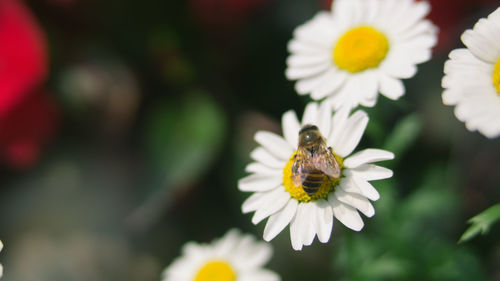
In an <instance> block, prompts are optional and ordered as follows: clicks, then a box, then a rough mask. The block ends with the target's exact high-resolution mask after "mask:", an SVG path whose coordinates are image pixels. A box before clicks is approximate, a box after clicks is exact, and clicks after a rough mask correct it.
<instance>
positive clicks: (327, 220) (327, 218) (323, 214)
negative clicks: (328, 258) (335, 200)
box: [313, 199, 333, 243]
mask: <svg viewBox="0 0 500 281" xmlns="http://www.w3.org/2000/svg"><path fill="white" fill-rule="evenodd" d="M315 211H316V214H314V218H313V223H314V224H315V227H314V228H315V229H316V232H317V233H318V239H319V241H320V242H321V243H327V242H328V240H330V235H331V234H332V227H333V210H332V207H331V206H330V204H328V202H327V201H326V200H325V199H319V200H318V201H316V204H315Z"/></svg>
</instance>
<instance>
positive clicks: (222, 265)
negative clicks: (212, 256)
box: [194, 260, 236, 281]
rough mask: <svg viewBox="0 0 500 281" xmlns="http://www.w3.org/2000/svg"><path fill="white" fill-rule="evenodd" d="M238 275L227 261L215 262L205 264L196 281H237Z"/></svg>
mask: <svg viewBox="0 0 500 281" xmlns="http://www.w3.org/2000/svg"><path fill="white" fill-rule="evenodd" d="M235 280H236V273H235V272H234V270H233V268H232V267H231V265H229V264H228V263H227V262H225V261H221V260H213V261H210V262H207V263H206V264H204V265H203V266H202V267H201V269H200V270H199V271H198V273H197V274H196V277H195V278H194V281H235Z"/></svg>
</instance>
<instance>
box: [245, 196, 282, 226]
mask: <svg viewBox="0 0 500 281" xmlns="http://www.w3.org/2000/svg"><path fill="white" fill-rule="evenodd" d="M289 200H290V194H289V193H288V192H286V191H285V189H284V188H276V189H274V190H271V191H270V192H269V194H268V195H267V196H266V199H265V202H264V203H263V204H262V206H261V207H260V208H259V209H257V211H256V212H255V214H254V215H253V217H252V223H253V224H258V223H259V222H261V221H262V220H263V219H265V218H267V217H269V216H270V215H272V214H274V213H276V212H277V211H279V210H280V209H281V208H283V207H284V206H285V205H286V203H287V202H288V201H289Z"/></svg>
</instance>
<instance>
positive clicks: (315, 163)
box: [291, 125, 340, 196]
mask: <svg viewBox="0 0 500 281" xmlns="http://www.w3.org/2000/svg"><path fill="white" fill-rule="evenodd" d="M293 161H294V162H293V164H292V168H291V169H292V176H291V177H292V182H293V184H294V185H295V186H300V185H302V189H303V190H304V191H305V192H306V193H307V195H309V196H313V195H314V194H316V192H318V190H319V188H320V186H321V184H322V183H323V180H324V177H325V175H326V176H328V177H331V178H339V177H340V165H339V163H338V161H337V159H335V155H334V154H333V152H332V148H331V147H327V146H326V141H325V138H324V137H323V136H322V135H321V133H320V131H319V129H318V127H316V126H314V125H304V126H302V128H301V129H300V132H299V145H298V148H297V152H296V153H295V155H294V157H293Z"/></svg>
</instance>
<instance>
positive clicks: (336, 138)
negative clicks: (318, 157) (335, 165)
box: [326, 106, 351, 147]
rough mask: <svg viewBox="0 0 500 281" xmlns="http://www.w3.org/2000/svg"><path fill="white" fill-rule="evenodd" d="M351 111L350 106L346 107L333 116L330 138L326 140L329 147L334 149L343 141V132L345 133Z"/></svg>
mask: <svg viewBox="0 0 500 281" xmlns="http://www.w3.org/2000/svg"><path fill="white" fill-rule="evenodd" d="M350 111H351V109H350V107H349V106H344V107H342V108H340V109H339V110H338V111H337V112H336V113H335V115H334V116H333V119H332V124H331V129H330V136H328V137H327V139H326V143H327V145H328V146H329V147H330V146H331V147H333V146H334V145H335V144H336V143H339V142H340V141H341V138H342V135H343V134H342V132H343V131H344V128H345V124H346V123H347V118H348V116H349V112H350Z"/></svg>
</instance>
